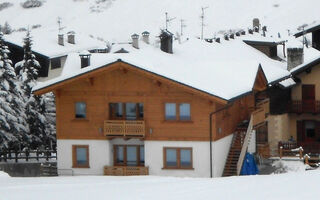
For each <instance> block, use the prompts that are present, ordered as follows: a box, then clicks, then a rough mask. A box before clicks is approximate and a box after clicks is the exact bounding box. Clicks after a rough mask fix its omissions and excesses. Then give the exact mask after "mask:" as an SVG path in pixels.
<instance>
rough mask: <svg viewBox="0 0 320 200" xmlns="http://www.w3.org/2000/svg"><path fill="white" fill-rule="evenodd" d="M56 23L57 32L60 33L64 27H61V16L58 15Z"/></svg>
mask: <svg viewBox="0 0 320 200" xmlns="http://www.w3.org/2000/svg"><path fill="white" fill-rule="evenodd" d="M57 23H58V26H59V33H60V32H61V31H62V30H63V29H64V28H65V27H62V20H61V17H58V19H57Z"/></svg>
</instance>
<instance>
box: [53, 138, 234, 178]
mask: <svg viewBox="0 0 320 200" xmlns="http://www.w3.org/2000/svg"><path fill="white" fill-rule="evenodd" d="M231 141H232V135H230V136H227V137H224V138H222V139H220V140H218V141H215V142H213V143H212V154H213V176H214V177H220V176H221V175H222V173H223V169H224V165H225V162H226V159H227V156H228V153H229V148H230V144H231ZM116 144H118V145H119V144H120V145H121V144H126V145H130V144H131V145H143V144H144V146H145V165H146V166H148V167H149V174H150V175H156V176H179V177H210V157H209V148H210V147H209V142H208V141H204V142H196V141H140V140H123V139H114V140H57V154H58V155H57V156H58V173H59V174H60V175H71V172H72V171H73V174H74V175H102V174H103V167H104V166H105V165H109V166H111V165H113V145H116ZM72 145H89V165H90V168H72ZM163 147H192V151H193V152H192V153H193V168H194V169H193V170H168V169H162V168H163Z"/></svg>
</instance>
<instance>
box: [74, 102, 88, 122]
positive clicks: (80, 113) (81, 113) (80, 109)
mask: <svg viewBox="0 0 320 200" xmlns="http://www.w3.org/2000/svg"><path fill="white" fill-rule="evenodd" d="M86 109H87V108H86V103H85V102H77V103H76V112H75V117H76V118H77V119H84V118H86V117H87V116H86V114H87V110H86Z"/></svg>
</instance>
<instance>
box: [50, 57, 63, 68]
mask: <svg viewBox="0 0 320 200" xmlns="http://www.w3.org/2000/svg"><path fill="white" fill-rule="evenodd" d="M60 67H61V59H60V58H52V59H51V69H57V68H60Z"/></svg>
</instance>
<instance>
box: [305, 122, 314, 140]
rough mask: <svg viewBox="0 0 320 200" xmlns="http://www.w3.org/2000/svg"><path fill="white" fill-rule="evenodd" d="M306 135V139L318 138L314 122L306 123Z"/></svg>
mask: <svg viewBox="0 0 320 200" xmlns="http://www.w3.org/2000/svg"><path fill="white" fill-rule="evenodd" d="M304 126H305V133H306V139H310V138H315V136H316V124H315V122H314V121H305V125H304Z"/></svg>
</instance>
